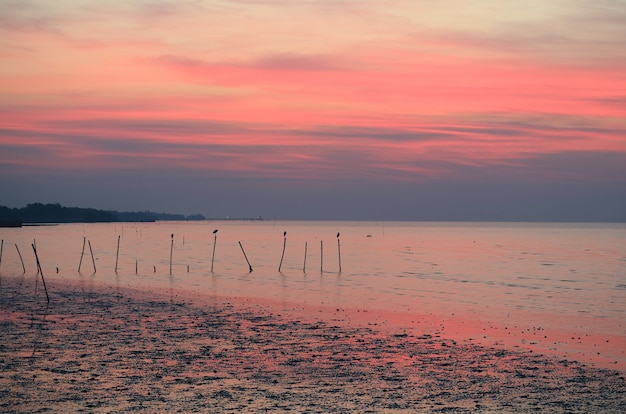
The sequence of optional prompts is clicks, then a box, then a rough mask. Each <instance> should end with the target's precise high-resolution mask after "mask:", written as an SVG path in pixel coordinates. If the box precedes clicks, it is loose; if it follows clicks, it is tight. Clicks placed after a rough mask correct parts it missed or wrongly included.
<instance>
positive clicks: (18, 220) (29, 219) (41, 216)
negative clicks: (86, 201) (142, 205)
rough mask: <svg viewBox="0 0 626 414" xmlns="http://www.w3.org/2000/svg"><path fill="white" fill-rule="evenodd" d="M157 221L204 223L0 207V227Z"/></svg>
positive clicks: (52, 207)
mask: <svg viewBox="0 0 626 414" xmlns="http://www.w3.org/2000/svg"><path fill="white" fill-rule="evenodd" d="M157 220H171V221H184V220H205V217H204V216H203V215H202V214H193V215H189V216H186V215H183V214H170V213H155V212H152V211H137V212H121V211H115V210H98V209H94V208H81V207H64V206H62V205H61V204H58V203H56V204H42V203H32V204H28V205H26V207H21V208H10V207H5V206H0V225H5V226H20V225H22V224H23V223H27V224H41V223H112V222H138V221H157Z"/></svg>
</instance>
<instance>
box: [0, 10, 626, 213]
mask: <svg viewBox="0 0 626 414" xmlns="http://www.w3.org/2000/svg"><path fill="white" fill-rule="evenodd" d="M624 39H626V1H624V0H551V1H545V0H524V1H503V0H475V1H471V2H470V1H465V0H437V1H434V0H390V1H384V2H381V1H374V0H353V1H350V0H299V1H293V0H258V1H255V0H231V1H214V0H189V1H187V0H176V1H167V0H150V1H147V0H146V1H143V0H137V1H134V0H109V1H105V2H103V1H96V0H55V1H48V0H0V205H5V206H9V207H23V206H25V205H26V204H28V203H33V202H45V203H48V202H50V203H60V204H63V205H66V206H78V207H92V208H102V209H113V210H120V211H144V210H150V211H157V212H168V213H180V214H196V213H199V214H203V215H205V216H206V217H212V218H213V217H215V218H224V217H227V216H228V217H257V216H262V217H263V218H267V219H313V220H318V219H330V220H486V221H507V220H513V221H609V222H612V221H626V43H625V42H624Z"/></svg>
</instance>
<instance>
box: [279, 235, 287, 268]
mask: <svg viewBox="0 0 626 414" xmlns="http://www.w3.org/2000/svg"><path fill="white" fill-rule="evenodd" d="M286 246H287V232H284V233H283V254H282V255H281V256H280V264H279V265H278V271H279V272H280V268H281V267H283V258H284V257H285V247H286Z"/></svg>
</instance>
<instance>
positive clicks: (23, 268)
mask: <svg viewBox="0 0 626 414" xmlns="http://www.w3.org/2000/svg"><path fill="white" fill-rule="evenodd" d="M15 249H17V254H18V255H19V256H20V262H22V271H23V272H24V273H26V267H25V266H24V259H22V253H20V248H19V247H17V243H15Z"/></svg>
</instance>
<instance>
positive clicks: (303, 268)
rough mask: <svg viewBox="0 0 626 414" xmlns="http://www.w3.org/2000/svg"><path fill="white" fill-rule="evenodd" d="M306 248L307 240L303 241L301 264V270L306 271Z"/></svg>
mask: <svg viewBox="0 0 626 414" xmlns="http://www.w3.org/2000/svg"><path fill="white" fill-rule="evenodd" d="M306 248H307V242H304V264H303V265H302V272H304V273H306Z"/></svg>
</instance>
